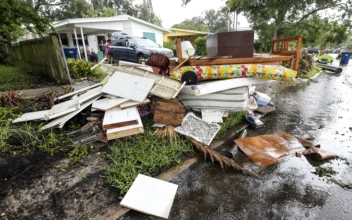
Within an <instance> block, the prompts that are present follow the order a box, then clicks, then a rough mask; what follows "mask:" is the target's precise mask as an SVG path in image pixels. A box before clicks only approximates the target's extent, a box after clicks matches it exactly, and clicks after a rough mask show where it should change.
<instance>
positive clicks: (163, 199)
mask: <svg viewBox="0 0 352 220" xmlns="http://www.w3.org/2000/svg"><path fill="white" fill-rule="evenodd" d="M177 188H178V185H176V184H173V183H169V182H166V181H162V180H158V179H155V178H152V177H149V176H145V175H142V174H139V175H138V176H137V178H136V179H135V181H134V182H133V184H132V186H131V188H130V189H129V190H128V192H127V194H126V196H125V197H124V198H123V199H122V201H121V206H124V207H127V208H130V209H133V210H136V211H140V212H143V213H146V214H150V215H154V216H157V217H161V218H165V219H167V218H168V217H169V214H170V210H171V207H172V204H173V202H174V199H175V195H176V192H177Z"/></svg>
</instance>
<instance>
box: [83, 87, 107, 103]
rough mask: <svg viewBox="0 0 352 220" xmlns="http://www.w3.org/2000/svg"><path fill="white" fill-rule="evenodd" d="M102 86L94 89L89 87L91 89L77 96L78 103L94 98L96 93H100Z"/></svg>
mask: <svg viewBox="0 0 352 220" xmlns="http://www.w3.org/2000/svg"><path fill="white" fill-rule="evenodd" d="M102 88H103V87H102V86H99V87H98V88H95V89H91V90H88V91H87V92H86V93H84V94H82V95H80V96H79V97H78V101H79V103H80V104H82V103H84V102H86V101H88V100H90V99H92V98H94V97H97V96H98V95H102V93H103V92H102V91H101V90H102Z"/></svg>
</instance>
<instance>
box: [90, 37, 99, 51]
mask: <svg viewBox="0 0 352 220" xmlns="http://www.w3.org/2000/svg"><path fill="white" fill-rule="evenodd" d="M87 38H88V45H89V46H87V48H88V49H89V50H90V52H95V53H98V40H97V35H88V36H87Z"/></svg>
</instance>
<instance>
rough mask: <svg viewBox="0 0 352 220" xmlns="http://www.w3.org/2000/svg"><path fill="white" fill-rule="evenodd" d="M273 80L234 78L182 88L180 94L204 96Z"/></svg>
mask: <svg viewBox="0 0 352 220" xmlns="http://www.w3.org/2000/svg"><path fill="white" fill-rule="evenodd" d="M273 81H274V80H264V79H258V78H250V77H248V78H235V79H226V80H217V81H214V82H204V83H202V84H199V85H193V86H184V87H183V89H182V90H181V92H180V94H185V95H195V96H200V95H206V94H211V93H214V92H220V91H224V90H228V89H233V88H238V87H243V86H250V85H253V84H261V83H270V82H273Z"/></svg>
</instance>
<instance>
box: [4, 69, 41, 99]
mask: <svg viewBox="0 0 352 220" xmlns="http://www.w3.org/2000/svg"><path fill="white" fill-rule="evenodd" d="M47 83H48V81H47V80H46V79H45V78H44V79H43V77H42V76H39V75H35V74H31V73H30V70H29V69H28V67H26V66H24V65H22V64H18V65H10V64H0V92H4V91H10V90H22V89H32V88H38V87H41V86H42V85H43V84H47Z"/></svg>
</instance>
